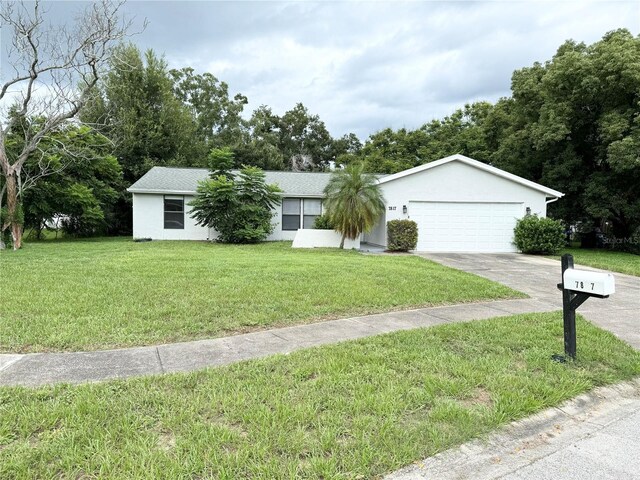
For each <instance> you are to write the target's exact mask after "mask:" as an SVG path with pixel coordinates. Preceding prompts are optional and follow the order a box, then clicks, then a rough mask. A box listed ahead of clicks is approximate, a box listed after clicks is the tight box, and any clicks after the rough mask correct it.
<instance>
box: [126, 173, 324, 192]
mask: <svg viewBox="0 0 640 480" xmlns="http://www.w3.org/2000/svg"><path fill="white" fill-rule="evenodd" d="M264 173H265V177H266V180H267V183H275V184H277V185H278V186H279V187H280V188H281V189H282V190H283V191H284V194H286V195H310V196H318V197H321V196H322V191H323V190H324V187H325V186H326V185H327V182H328V181H329V177H330V176H331V174H330V173H318V172H270V171H267V172H264ZM208 176H209V170H207V169H206V168H174V167H153V168H152V169H151V170H149V171H148V172H147V173H145V174H144V175H143V176H142V178H140V179H139V180H138V181H137V182H136V183H134V184H133V185H131V186H130V187H129V188H128V191H129V192H132V193H180V194H190V193H195V192H196V188H197V186H198V182H199V181H201V180H206V179H207V177H208Z"/></svg>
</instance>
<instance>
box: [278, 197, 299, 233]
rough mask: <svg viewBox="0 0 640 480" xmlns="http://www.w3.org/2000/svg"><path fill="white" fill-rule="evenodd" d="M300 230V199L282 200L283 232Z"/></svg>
mask: <svg viewBox="0 0 640 480" xmlns="http://www.w3.org/2000/svg"><path fill="white" fill-rule="evenodd" d="M299 228H300V199H299V198H283V199H282V230H298V229H299Z"/></svg>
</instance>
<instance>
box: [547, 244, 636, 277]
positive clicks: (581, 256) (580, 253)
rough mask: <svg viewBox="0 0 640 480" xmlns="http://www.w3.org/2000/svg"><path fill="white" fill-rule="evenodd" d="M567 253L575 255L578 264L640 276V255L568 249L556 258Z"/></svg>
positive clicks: (611, 251) (574, 258)
mask: <svg viewBox="0 0 640 480" xmlns="http://www.w3.org/2000/svg"><path fill="white" fill-rule="evenodd" d="M565 253H570V254H571V255H573V260H574V262H575V263H576V264H580V265H586V266H589V267H594V268H602V269H603V270H609V271H612V272H620V273H626V274H627V275H636V276H640V255H634V254H633V253H626V252H616V251H613V250H591V249H586V248H585V249H583V248H566V249H564V250H563V251H562V252H560V254H559V255H557V256H556V257H555V258H558V259H559V258H560V256H562V255H563V254H565Z"/></svg>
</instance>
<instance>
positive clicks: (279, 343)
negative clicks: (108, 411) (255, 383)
mask: <svg viewBox="0 0 640 480" xmlns="http://www.w3.org/2000/svg"><path fill="white" fill-rule="evenodd" d="M557 309H558V306H557V304H551V303H544V302H539V301H536V300H530V299H524V300H501V301H495V302H483V303H469V304H462V305H451V306H444V307H433V308H421V309H418V310H405V311H399V312H390V313H383V314H378V315H367V316H363V317H353V318H345V319H340V320H332V321H328V322H320V323H312V324H307V325H298V326H294V327H286V328H278V329H273V330H267V331H263V332H255V333H248V334H244V335H234V336H231V337H223V338H215V339H211V340H196V341H192V342H182V343H172V344H166V345H158V346H150V347H137V348H125V349H118V350H100V351H95V352H69V353H31V354H25V355H12V354H9V355H0V385H24V386H37V385H43V384H50V383H60V382H69V383H82V382H92V381H100V380H107V379H110V378H126V377H133V376H139V375H150V374H160V373H168V372H188V371H191V370H197V369H201V368H205V367H212V366H219V365H227V364H230V363H235V362H239V361H241V360H247V359H250V358H259V357H265V356H267V355H272V354H275V353H289V352H292V351H294V350H298V349H301V348H306V347H313V346H317V345H325V344H329V343H336V342H341V341H344V340H353V339H357V338H363V337H369V336H372V335H378V334H380V333H386V332H393V331H396V330H408V329H412V328H420V327H428V326H432V325H439V324H442V323H450V322H460V321H466V320H475V319H482V318H491V317H499V316H504V315H511V314H514V313H523V312H533V311H536V312H544V311H553V310H557Z"/></svg>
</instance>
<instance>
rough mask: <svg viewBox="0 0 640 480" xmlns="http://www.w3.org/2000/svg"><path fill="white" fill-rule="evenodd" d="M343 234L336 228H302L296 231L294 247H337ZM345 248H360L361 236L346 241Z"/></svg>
mask: <svg viewBox="0 0 640 480" xmlns="http://www.w3.org/2000/svg"><path fill="white" fill-rule="evenodd" d="M340 240H342V235H341V234H340V233H338V232H336V231H334V230H313V229H310V228H305V229H300V230H298V231H297V232H296V236H295V238H294V239H293V245H291V246H292V247H293V248H319V247H335V248H338V247H339V246H340ZM344 248H346V249H352V248H355V249H359V248H360V237H358V238H356V239H355V240H349V239H348V238H347V239H345V241H344Z"/></svg>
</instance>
